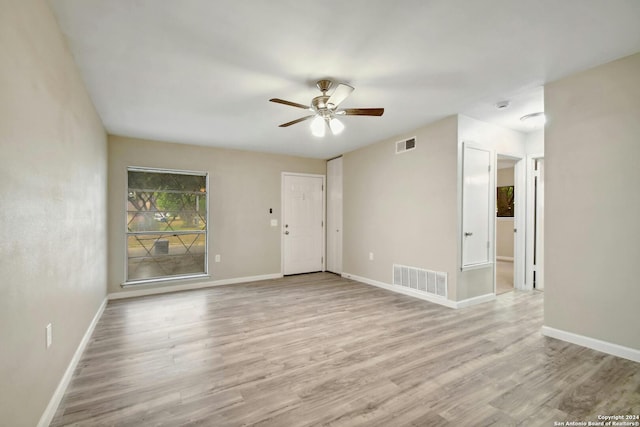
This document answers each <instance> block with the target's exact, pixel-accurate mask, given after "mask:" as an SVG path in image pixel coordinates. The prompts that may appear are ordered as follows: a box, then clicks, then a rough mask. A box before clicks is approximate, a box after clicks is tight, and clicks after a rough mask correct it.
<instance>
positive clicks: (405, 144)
mask: <svg viewBox="0 0 640 427" xmlns="http://www.w3.org/2000/svg"><path fill="white" fill-rule="evenodd" d="M415 148H416V137H415V136H414V137H413V138H409V139H405V140H402V141H398V142H396V154H400V153H405V152H407V151H411V150H414V149H415Z"/></svg>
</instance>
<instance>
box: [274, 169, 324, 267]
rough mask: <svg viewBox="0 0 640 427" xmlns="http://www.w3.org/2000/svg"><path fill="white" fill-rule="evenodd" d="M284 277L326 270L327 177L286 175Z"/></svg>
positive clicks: (283, 184)
mask: <svg viewBox="0 0 640 427" xmlns="http://www.w3.org/2000/svg"><path fill="white" fill-rule="evenodd" d="M282 200H283V209H282V215H283V218H282V236H283V237H282V240H283V251H282V252H283V253H282V256H283V261H282V271H283V274H300V273H310V272H314V271H323V270H324V176H321V175H303V174H289V173H284V174H283V175H282Z"/></svg>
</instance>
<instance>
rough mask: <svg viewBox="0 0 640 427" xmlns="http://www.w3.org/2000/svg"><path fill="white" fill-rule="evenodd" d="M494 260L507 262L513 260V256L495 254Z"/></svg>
mask: <svg viewBox="0 0 640 427" xmlns="http://www.w3.org/2000/svg"><path fill="white" fill-rule="evenodd" d="M496 261H509V262H513V257H512V256H497V255H496Z"/></svg>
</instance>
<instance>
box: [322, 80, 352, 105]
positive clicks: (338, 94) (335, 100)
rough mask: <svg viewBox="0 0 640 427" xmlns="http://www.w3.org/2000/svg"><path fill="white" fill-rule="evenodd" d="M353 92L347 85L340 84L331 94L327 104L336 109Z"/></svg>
mask: <svg viewBox="0 0 640 427" xmlns="http://www.w3.org/2000/svg"><path fill="white" fill-rule="evenodd" d="M351 92H353V88H352V87H351V86H349V85H345V84H343V83H340V84H339V85H338V87H337V88H336V90H334V91H333V94H331V96H330V97H329V99H328V100H327V104H333V108H337V107H338V105H340V104H341V103H342V101H344V100H345V99H347V97H348V96H349V95H351Z"/></svg>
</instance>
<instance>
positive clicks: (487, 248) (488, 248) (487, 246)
mask: <svg viewBox="0 0 640 427" xmlns="http://www.w3.org/2000/svg"><path fill="white" fill-rule="evenodd" d="M487 249H489V241H488V240H487Z"/></svg>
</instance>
